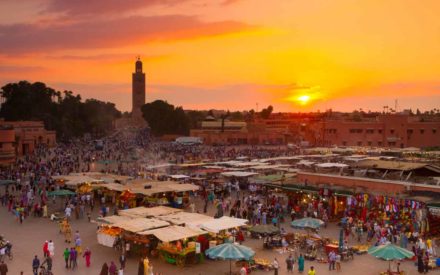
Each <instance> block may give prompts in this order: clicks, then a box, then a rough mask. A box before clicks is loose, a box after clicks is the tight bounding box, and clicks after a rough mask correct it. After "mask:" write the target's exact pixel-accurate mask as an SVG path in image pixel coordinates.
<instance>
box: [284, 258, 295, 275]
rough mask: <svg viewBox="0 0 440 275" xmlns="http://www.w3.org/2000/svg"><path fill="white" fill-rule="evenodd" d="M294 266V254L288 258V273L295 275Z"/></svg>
mask: <svg viewBox="0 0 440 275" xmlns="http://www.w3.org/2000/svg"><path fill="white" fill-rule="evenodd" d="M294 264H295V259H294V258H293V256H292V254H290V255H289V257H287V258H286V265H287V272H289V273H293V269H294Z"/></svg>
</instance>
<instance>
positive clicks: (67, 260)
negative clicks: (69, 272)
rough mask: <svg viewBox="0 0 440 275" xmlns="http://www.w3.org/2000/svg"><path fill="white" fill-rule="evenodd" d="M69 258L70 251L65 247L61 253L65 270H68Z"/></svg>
mask: <svg viewBox="0 0 440 275" xmlns="http://www.w3.org/2000/svg"><path fill="white" fill-rule="evenodd" d="M69 256H70V250H69V248H67V247H66V249H65V250H64V252H63V258H64V261H65V262H66V268H69Z"/></svg>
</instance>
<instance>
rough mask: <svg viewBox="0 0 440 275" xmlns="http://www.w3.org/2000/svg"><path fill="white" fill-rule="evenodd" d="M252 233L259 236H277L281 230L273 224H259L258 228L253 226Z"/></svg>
mask: <svg viewBox="0 0 440 275" xmlns="http://www.w3.org/2000/svg"><path fill="white" fill-rule="evenodd" d="M250 231H251V232H253V233H257V234H268V235H271V234H277V233H279V232H280V230H279V229H278V227H276V226H273V225H271V224H259V225H256V226H253V227H252V228H251V229H250Z"/></svg>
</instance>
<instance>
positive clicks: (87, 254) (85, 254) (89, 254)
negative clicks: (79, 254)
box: [83, 247, 92, 267]
mask: <svg viewBox="0 0 440 275" xmlns="http://www.w3.org/2000/svg"><path fill="white" fill-rule="evenodd" d="M91 256H92V252H91V251H90V249H89V248H88V247H87V248H86V251H84V255H83V257H84V258H86V266H87V267H90V258H91Z"/></svg>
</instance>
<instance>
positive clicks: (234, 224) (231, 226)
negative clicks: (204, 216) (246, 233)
mask: <svg viewBox="0 0 440 275" xmlns="http://www.w3.org/2000/svg"><path fill="white" fill-rule="evenodd" d="M247 222H248V220H246V219H238V218H233V217H228V216H223V217H221V218H218V219H213V220H210V221H206V222H203V223H202V224H200V228H201V229H203V230H205V231H208V232H209V236H210V239H211V240H210V242H209V247H214V246H216V245H218V244H222V243H224V242H226V241H231V242H232V241H234V237H235V236H234V234H233V233H234V232H231V230H235V231H238V229H239V228H240V227H242V226H245V225H246V224H247Z"/></svg>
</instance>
